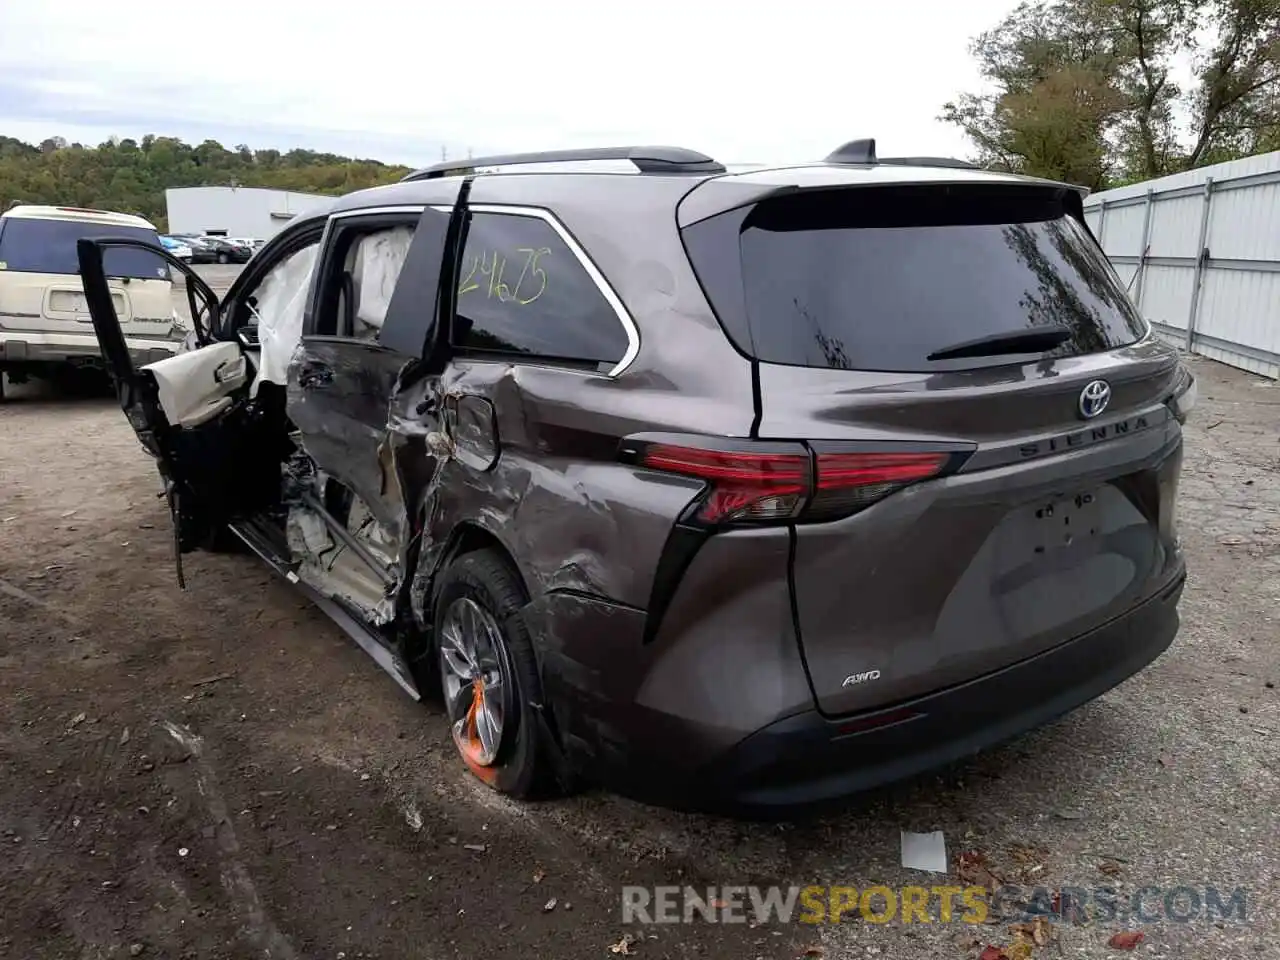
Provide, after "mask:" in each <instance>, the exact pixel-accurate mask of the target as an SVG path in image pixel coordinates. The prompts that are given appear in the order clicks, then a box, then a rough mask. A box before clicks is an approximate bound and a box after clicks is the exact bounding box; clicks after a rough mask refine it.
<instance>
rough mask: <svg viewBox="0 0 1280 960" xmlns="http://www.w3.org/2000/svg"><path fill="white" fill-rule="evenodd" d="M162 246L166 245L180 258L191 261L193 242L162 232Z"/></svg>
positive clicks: (165, 246) (166, 247) (167, 248)
mask: <svg viewBox="0 0 1280 960" xmlns="http://www.w3.org/2000/svg"><path fill="white" fill-rule="evenodd" d="M160 246H162V247H164V248H165V249H166V250H168V251H169V252H170V253H172V254H173V255H174V256H175V257H177V258H178V259H179V260H182V261H184V262H187V263H190V262H191V244H189V243H187V241H185V240H182V239H180V238H179V237H170V236H166V235H165V234H163V233H162V234H160Z"/></svg>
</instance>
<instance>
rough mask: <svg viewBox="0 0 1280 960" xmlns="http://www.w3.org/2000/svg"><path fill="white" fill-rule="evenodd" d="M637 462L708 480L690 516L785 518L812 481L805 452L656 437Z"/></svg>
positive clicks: (716, 520)
mask: <svg viewBox="0 0 1280 960" xmlns="http://www.w3.org/2000/svg"><path fill="white" fill-rule="evenodd" d="M640 462H641V463H642V464H644V466H646V467H651V468H652V469H654V470H664V471H666V472H667V473H679V474H682V475H683V476H686V477H697V478H698V479H700V480H706V481H707V482H708V484H709V486H708V488H707V490H706V492H705V493H704V494H703V495H702V497H701V502H700V504H699V506H698V509H697V512H696V514H695V517H694V519H697V520H699V521H701V522H702V523H707V524H718V523H732V522H733V521H736V520H747V521H750V520H756V521H760V520H787V519H790V518H792V517H795V516H796V515H797V514H798V513H799V512H800V509H801V508H802V507H803V506H804V503H805V500H806V499H807V498H808V496H809V489H810V486H811V479H810V464H809V455H808V454H807V453H799V454H788V453H757V454H752V453H741V452H729V451H722V450H700V449H698V448H696V447H683V446H675V445H673V444H666V443H657V444H654V445H652V446H650V447H647V448H645V450H644V453H643V454H642V456H641V458H640Z"/></svg>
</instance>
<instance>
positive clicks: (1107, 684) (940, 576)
mask: <svg viewBox="0 0 1280 960" xmlns="http://www.w3.org/2000/svg"><path fill="white" fill-rule="evenodd" d="M472 163H474V164H475V166H474V167H473V168H472V169H471V170H468V171H462V172H459V171H457V170H456V169H453V170H451V169H448V168H447V165H442V166H441V167H438V168H428V169H425V170H422V171H418V172H416V173H413V174H411V175H409V176H408V177H406V178H405V180H404V181H403V182H400V183H397V184H393V185H390V186H386V187H379V188H375V189H371V190H364V191H360V192H358V193H354V194H351V195H349V196H346V197H342V198H340V199H336V200H334V201H333V202H332V203H330V204H329V205H327V206H326V207H323V208H320V209H316V210H313V211H311V212H309V213H307V214H305V215H303V216H301V217H300V218H298V219H297V220H295V221H293V222H292V223H291V224H290V225H289V226H288V227H286V228H285V229H284V231H283V232H282V233H281V234H279V235H278V236H277V237H275V238H274V239H273V240H272V241H271V242H270V243H268V244H267V245H266V246H265V247H264V248H263V249H262V250H261V251H260V252H259V253H258V254H257V255H256V256H255V257H254V258H253V260H252V261H251V262H250V263H249V265H248V266H247V267H246V269H245V271H244V273H243V274H242V275H241V276H240V277H239V278H238V280H237V281H236V283H235V284H234V286H233V287H232V288H231V290H230V291H229V292H228V294H227V296H226V297H225V298H224V299H223V300H222V302H221V303H219V302H218V301H217V299H216V298H215V296H214V295H213V293H212V292H211V291H210V290H209V288H208V287H207V286H206V285H205V284H204V283H203V282H201V280H200V278H199V277H198V276H196V275H195V274H194V273H193V272H192V271H191V270H190V269H189V268H188V267H186V266H185V265H184V264H182V263H180V262H177V261H175V260H173V258H171V257H166V259H167V260H168V261H169V263H170V266H171V267H172V268H173V269H175V270H179V271H181V272H182V273H183V274H185V275H186V277H187V285H188V287H187V290H188V296H189V297H190V298H191V312H192V315H193V318H194V320H195V340H196V343H195V344H194V349H191V350H189V351H187V352H184V353H182V354H179V355H177V356H175V357H173V358H171V359H166V360H161V361H159V362H157V363H152V364H149V365H147V366H145V367H142V368H141V369H136V368H135V367H134V366H133V365H132V363H131V361H130V358H129V353H128V350H127V349H125V345H124V341H123V338H122V335H121V331H120V325H119V322H118V319H117V318H116V317H115V315H114V313H113V308H112V301H111V297H110V291H109V288H108V285H107V280H106V278H105V277H104V275H103V269H102V257H103V252H104V250H107V249H110V248H111V247H112V246H113V245H130V244H135V245H136V242H135V241H128V240H123V239H122V240H118V241H117V240H111V239H106V240H103V239H94V240H84V241H81V243H80V246H79V257H80V266H81V273H82V278H83V282H84V288H85V293H86V296H87V298H88V301H89V304H90V307H91V312H92V318H93V323H94V327H95V330H96V332H97V334H98V337H99V339H100V342H101V346H102V349H103V352H104V355H105V356H106V357H107V358H108V360H109V363H110V365H111V368H112V370H113V371H114V373H115V377H116V382H117V386H118V390H119V397H120V402H121V405H122V407H123V408H124V411H125V413H126V415H127V416H128V418H129V421H130V423H131V424H132V425H133V428H134V429H135V430H136V431H137V433H138V436H139V437H140V439H141V441H142V444H143V446H144V447H145V448H146V449H147V450H148V451H149V452H150V453H151V454H152V455H153V456H154V457H155V458H156V459H157V461H158V464H159V468H160V472H161V475H162V477H163V480H164V486H165V490H166V492H167V497H168V501H169V504H170V507H171V510H172V515H173V519H174V538H175V558H176V560H177V563H178V576H179V580H180V581H181V578H182V563H183V559H182V558H183V556H184V555H185V554H188V553H190V552H192V551H195V550H213V549H227V548H229V547H230V546H232V545H247V546H248V547H249V548H252V550H253V551H254V552H256V553H257V554H258V555H260V556H261V557H262V558H263V559H264V560H265V561H266V562H267V563H269V564H270V565H271V566H272V567H274V568H275V569H276V570H277V571H279V572H280V573H281V574H282V575H283V576H285V577H287V578H288V579H289V580H290V581H291V582H293V583H295V584H297V585H298V586H299V587H300V588H301V589H303V590H304V591H306V592H307V594H308V595H309V596H310V597H311V598H312V599H313V600H314V601H315V602H316V603H317V604H318V605H319V606H320V607H321V608H322V609H324V610H325V611H326V612H327V613H328V614H329V615H330V616H331V617H332V618H333V619H334V620H335V621H336V622H338V623H339V624H340V625H341V626H342V627H343V628H344V629H346V630H347V631H348V632H349V633H350V634H351V635H352V636H353V637H354V638H355V639H356V640H357V641H358V642H359V643H360V644H361V645H362V646H363V647H364V648H365V649H366V650H367V651H368V652H369V653H370V654H371V655H372V656H373V657H374V658H375V659H376V660H377V661H378V662H379V663H380V664H381V665H382V666H383V667H384V668H385V669H387V670H388V672H390V673H391V675H392V676H394V677H395V678H396V679H397V680H398V681H399V682H400V684H401V685H402V686H403V687H404V688H405V689H406V690H407V691H409V692H410V693H411V694H412V695H413V696H415V697H419V696H422V695H424V694H425V693H427V692H428V691H432V690H435V689H439V690H440V691H442V694H443V699H444V704H445V708H446V710H447V711H448V716H449V720H450V724H451V729H452V732H453V739H454V741H455V743H456V745H457V748H458V751H459V754H460V756H461V759H462V761H463V762H464V763H465V764H466V765H467V767H469V768H470V770H471V771H472V772H474V773H475V774H476V775H477V776H478V777H479V778H480V779H482V780H483V781H484V782H485V783H487V784H489V785H491V786H493V787H494V788H496V789H498V790H501V791H504V792H507V793H510V794H513V795H516V796H522V797H524V796H532V795H536V794H539V793H542V792H546V791H552V790H555V789H563V788H565V787H567V786H568V785H570V784H573V783H577V782H580V781H583V780H587V781H593V782H599V783H603V784H606V785H609V786H611V787H613V788H615V789H618V790H620V791H622V792H627V793H630V794H632V795H635V796H639V797H641V798H643V799H647V800H652V801H655V802H659V803H667V804H676V805H681V806H697V807H704V808H714V809H727V810H733V811H741V812H748V813H750V812H755V813H766V814H767V813H770V812H776V811H785V810H791V809H794V808H795V807H796V806H797V805H807V804H811V803H815V802H821V801H826V800H831V799H835V798H839V797H842V796H844V795H847V794H849V793H851V792H853V791H857V790H860V789H863V788H866V787H869V786H871V785H874V784H878V783H883V782H885V781H888V780H892V779H896V778H901V777H905V776H908V775H911V774H914V773H916V772H919V771H922V770H925V769H928V768H930V767H933V766H936V765H939V764H942V763H946V762H948V761H951V760H954V759H956V758H959V757H962V756H964V755H967V754H969V753H972V752H974V751H976V750H979V749H981V748H983V747H985V746H988V745H990V744H993V743H996V742H998V741H1001V740H1003V739H1006V738H1009V737H1011V736H1013V735H1016V734H1018V733H1020V732H1022V731H1025V730H1028V729H1030V728H1032V727H1035V726H1037V725H1039V724H1042V723H1045V722H1046V721H1049V720H1051V719H1053V718H1055V717H1057V716H1060V715H1062V714H1064V713H1066V712H1068V711H1070V710H1072V709H1073V708H1075V707H1077V706H1079V705H1080V704H1083V703H1085V702H1086V701H1088V700H1091V699H1093V698H1095V697H1097V696H1099V695H1100V694H1102V693H1103V692H1104V691H1106V690H1108V689H1109V688H1111V687H1112V686H1114V685H1115V684H1117V683H1119V682H1120V681H1121V680H1123V679H1125V678H1126V677H1128V676H1130V675H1132V674H1133V673H1135V672H1136V671H1138V670H1140V669H1141V668H1142V667H1144V666H1145V665H1146V664H1148V663H1150V662H1151V661H1152V660H1153V659H1155V658H1156V657H1157V656H1159V655H1160V653H1161V652H1162V651H1164V650H1165V649H1166V647H1168V645H1169V644H1170V642H1171V641H1172V639H1173V637H1174V634H1175V633H1176V631H1177V628H1178V612H1177V605H1178V601H1179V597H1180V595H1181V592H1182V586H1183V581H1184V579H1185V568H1184V563H1183V557H1182V553H1181V550H1180V547H1179V543H1178V537H1177V530H1176V526H1175V501H1176V498H1177V491H1178V475H1179V469H1180V464H1181V458H1182V429H1181V424H1182V423H1183V422H1184V420H1185V417H1186V415H1187V411H1188V410H1189V409H1190V407H1191V405H1192V403H1193V400H1194V395H1195V389H1194V382H1193V380H1192V378H1191V377H1190V375H1189V374H1188V372H1187V371H1186V370H1185V369H1184V368H1183V367H1182V366H1181V365H1180V363H1179V362H1178V358H1177V355H1176V353H1175V352H1174V350H1172V349H1171V348H1170V347H1168V346H1166V345H1165V344H1163V343H1162V342H1161V341H1160V340H1158V339H1157V338H1156V337H1155V336H1154V335H1153V334H1152V332H1151V329H1150V327H1149V325H1148V324H1147V323H1146V322H1145V321H1144V320H1143V319H1142V318H1141V317H1140V315H1139V314H1138V313H1137V312H1136V310H1135V308H1134V307H1133V306H1132V304H1131V303H1130V301H1129V299H1128V297H1127V295H1126V292H1125V289H1124V288H1123V286H1122V284H1121V283H1120V282H1119V281H1118V279H1117V277H1116V275H1115V273H1114V271H1113V270H1112V268H1111V266H1110V265H1109V263H1108V262H1107V260H1106V258H1105V256H1104V255H1103V253H1102V251H1101V250H1100V249H1099V247H1098V244H1097V243H1096V241H1095V240H1094V238H1093V237H1092V235H1091V234H1090V232H1089V230H1088V228H1087V227H1086V225H1085V223H1084V218H1083V210H1082V203H1081V201H1082V191H1080V190H1079V189H1077V188H1074V187H1071V186H1068V185H1065V184H1060V183H1054V182H1049V181H1043V180H1035V179H1029V178H1024V177H1018V176H1013V175H1007V174H1001V173H993V172H987V171H983V170H979V169H977V168H974V167H972V166H970V165H967V164H964V163H961V162H958V161H949V160H930V159H920V158H916V159H909V160H900V159H884V158H877V157H876V154H875V150H874V143H873V142H872V141H855V142H853V143H850V144H847V145H846V146H845V147H842V148H841V149H840V150H837V151H836V152H835V153H834V154H832V155H831V156H830V157H828V158H826V160H824V161H822V162H818V163H814V164H809V165H801V166H793V167H785V168H776V169H762V170H753V171H751V172H747V173H737V174H733V173H728V172H726V170H725V169H724V167H722V166H721V165H720V164H718V163H716V162H715V161H713V160H711V159H710V158H708V157H706V156H704V155H702V154H699V153H696V152H693V151H689V150H684V149H677V148H666V147H662V148H621V149H616V150H593V151H563V152H556V153H549V154H529V155H515V156H506V157H494V158H486V159H484V160H476V161H472ZM619 164H622V166H623V168H624V169H620V168H619V166H618V165H619ZM250 652H251V651H248V650H246V654H248V653H250Z"/></svg>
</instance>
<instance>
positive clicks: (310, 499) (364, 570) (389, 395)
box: [286, 210, 450, 623]
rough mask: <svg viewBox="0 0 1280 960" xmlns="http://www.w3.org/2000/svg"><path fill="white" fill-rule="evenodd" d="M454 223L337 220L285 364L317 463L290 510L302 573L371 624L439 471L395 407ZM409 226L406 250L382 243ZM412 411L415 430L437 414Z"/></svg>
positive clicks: (424, 337) (384, 613)
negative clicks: (402, 426)
mask: <svg viewBox="0 0 1280 960" xmlns="http://www.w3.org/2000/svg"><path fill="white" fill-rule="evenodd" d="M449 223H450V217H449V215H447V214H444V213H441V212H439V211H436V210H427V211H425V212H424V213H422V214H421V215H420V217H416V218H410V219H406V218H405V215H404V214H392V215H388V214H376V213H375V214H370V215H368V216H353V217H351V218H349V219H341V220H335V221H333V225H331V227H330V230H329V233H328V235H327V239H326V242H325V247H324V249H323V250H322V251H321V252H320V259H319V267H318V272H317V274H316V282H315V285H314V296H315V303H314V304H313V307H312V310H311V312H310V314H309V316H308V317H307V321H306V329H305V331H304V335H303V337H302V341H301V343H300V345H299V348H298V350H297V352H296V353H295V354H294V356H293V359H292V361H291V362H290V364H289V370H288V378H287V379H288V383H287V388H286V404H287V411H288V415H289V418H290V420H291V421H292V422H293V424H294V425H295V427H296V428H297V431H298V434H299V437H300V440H301V446H302V451H303V454H304V455H305V458H306V459H307V460H308V461H309V465H305V466H307V467H309V468H314V475H313V476H308V477H307V478H306V479H305V480H304V482H303V483H302V484H301V485H298V487H297V491H296V496H295V502H293V503H292V504H291V507H290V526H291V530H292V531H294V533H296V536H293V539H294V540H295V541H297V542H299V543H300V544H301V546H302V549H303V550H304V556H303V557H302V560H303V564H302V566H301V567H300V569H299V571H298V573H299V576H300V577H302V578H303V579H304V580H307V581H308V582H309V584H310V585H311V586H312V587H313V588H315V589H317V590H319V591H320V592H322V593H324V594H325V595H327V596H332V597H337V598H340V599H343V600H345V601H347V602H348V603H349V604H353V605H355V606H356V607H357V608H359V609H360V610H362V611H363V612H364V614H365V615H366V616H367V617H368V619H370V620H371V621H372V622H374V623H385V622H387V621H388V620H390V619H391V618H392V617H393V616H394V615H395V611H396V608H397V603H396V601H395V597H396V594H397V592H398V590H399V588H400V587H403V586H404V585H405V582H406V577H405V570H406V567H407V566H408V563H409V558H408V553H409V546H410V540H411V536H412V528H413V519H412V518H413V517H414V516H416V509H417V506H418V503H419V499H418V497H419V491H420V488H421V487H422V486H423V485H425V484H426V483H427V482H429V478H430V476H431V474H432V473H433V472H434V467H433V465H434V457H433V455H432V454H430V453H429V452H428V451H427V449H426V448H425V445H424V444H423V443H422V442H420V438H412V439H408V440H406V438H405V437H404V436H402V435H401V434H400V433H398V432H397V431H396V430H395V429H394V428H393V426H392V422H393V421H394V422H395V423H397V424H399V423H401V422H402V421H403V420H404V417H403V416H402V415H399V414H396V415H393V413H392V410H393V407H395V406H396V403H397V401H398V399H399V395H400V393H401V377H402V375H403V374H404V372H405V370H406V368H408V367H410V366H411V365H413V364H416V363H418V362H419V361H420V360H421V359H422V355H423V352H424V350H425V349H426V345H427V342H428V338H429V336H430V334H431V331H432V327H433V324H434V322H435V316H436V312H437V299H438V298H437V296H436V292H437V290H438V284H439V275H440V272H441V270H442V268H443V264H442V261H441V257H442V255H443V251H444V249H445V248H446V246H447V243H446V242H445V237H446V234H447V232H448V228H449ZM406 228H412V230H413V233H412V240H411V242H410V243H408V244H407V245H406V244H405V243H403V242H400V243H390V242H384V241H386V240H387V239H388V238H400V239H405V238H404V234H405V233H406ZM369 241H371V242H369ZM357 321H359V322H358V323H357ZM356 331H359V333H360V336H359V337H358V338H357V337H355V336H353V335H352V334H353V333H354V332H356ZM383 340H386V341H387V342H386V343H383V342H382V341H383ZM393 345H394V346H393ZM396 348H398V349H396ZM410 415H411V416H412V417H413V418H414V420H415V422H414V423H413V424H412V426H411V432H416V431H417V430H418V428H419V427H420V426H421V424H422V423H423V422H425V421H426V420H430V419H432V416H433V414H432V411H431V410H428V409H426V408H423V409H418V407H417V405H416V404H415V405H414V409H413V410H412V411H411V412H410ZM303 466H304V465H302V464H300V465H299V467H303ZM406 480H407V483H406ZM321 528H323V529H321ZM308 531H309V534H308ZM371 572H372V573H373V574H375V576H373V577H372V578H371V577H370V573H371Z"/></svg>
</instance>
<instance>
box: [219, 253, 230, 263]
mask: <svg viewBox="0 0 1280 960" xmlns="http://www.w3.org/2000/svg"><path fill="white" fill-rule="evenodd" d="M230 261H231V258H230V257H228V256H227V255H226V254H225V253H220V254H218V262H219V263H229V262H230Z"/></svg>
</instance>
